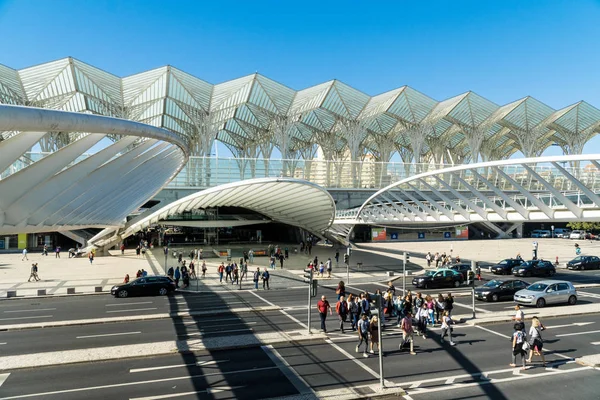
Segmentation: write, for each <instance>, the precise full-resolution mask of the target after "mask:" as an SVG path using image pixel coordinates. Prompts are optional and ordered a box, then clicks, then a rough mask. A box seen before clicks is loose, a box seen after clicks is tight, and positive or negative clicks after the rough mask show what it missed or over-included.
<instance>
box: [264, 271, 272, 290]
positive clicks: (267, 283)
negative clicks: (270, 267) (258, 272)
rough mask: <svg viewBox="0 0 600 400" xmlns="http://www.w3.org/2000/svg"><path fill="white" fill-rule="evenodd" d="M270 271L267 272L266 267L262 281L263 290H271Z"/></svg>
mask: <svg viewBox="0 0 600 400" xmlns="http://www.w3.org/2000/svg"><path fill="white" fill-rule="evenodd" d="M269 278H270V275H269V271H267V268H266V267H265V270H264V271H263V273H262V281H263V290H265V289H268V290H271V288H270V287H269Z"/></svg>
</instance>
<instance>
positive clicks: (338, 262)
mask: <svg viewBox="0 0 600 400" xmlns="http://www.w3.org/2000/svg"><path fill="white" fill-rule="evenodd" d="M339 264H340V251H339V250H336V251H335V265H336V266H338V265H339Z"/></svg>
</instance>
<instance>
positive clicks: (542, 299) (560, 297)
mask: <svg viewBox="0 0 600 400" xmlns="http://www.w3.org/2000/svg"><path fill="white" fill-rule="evenodd" d="M514 301H515V303H518V304H524V305H528V306H536V307H538V308H542V307H544V306H545V305H546V304H561V303H568V304H570V305H575V304H577V290H576V289H575V287H574V286H573V284H572V283H571V282H567V281H555V280H548V281H539V282H535V283H534V284H532V285H529V286H528V287H527V289H523V290H519V291H518V292H517V293H515V296H514Z"/></svg>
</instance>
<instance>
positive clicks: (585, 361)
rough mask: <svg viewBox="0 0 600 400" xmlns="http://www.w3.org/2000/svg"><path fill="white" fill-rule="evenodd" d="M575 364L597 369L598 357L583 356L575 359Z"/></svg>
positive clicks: (599, 364) (599, 358)
mask: <svg viewBox="0 0 600 400" xmlns="http://www.w3.org/2000/svg"><path fill="white" fill-rule="evenodd" d="M575 362H576V363H577V364H579V365H585V366H586V367H592V368H598V367H600V356H598V355H597V354H594V355H591V356H583V357H578V358H576V359H575Z"/></svg>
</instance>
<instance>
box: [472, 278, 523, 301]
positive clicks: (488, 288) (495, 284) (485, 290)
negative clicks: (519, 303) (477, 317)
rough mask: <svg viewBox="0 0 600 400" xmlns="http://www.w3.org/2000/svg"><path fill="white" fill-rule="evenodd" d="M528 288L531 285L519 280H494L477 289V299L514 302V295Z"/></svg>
mask: <svg viewBox="0 0 600 400" xmlns="http://www.w3.org/2000/svg"><path fill="white" fill-rule="evenodd" d="M527 286H529V283H527V282H525V281H522V280H519V279H507V280H502V279H494V280H491V281H489V282H486V283H485V284H484V285H483V286H479V287H477V288H475V297H477V299H478V300H484V301H500V300H513V298H514V294H515V293H516V292H518V291H519V290H521V289H525V288H526V287H527Z"/></svg>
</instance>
